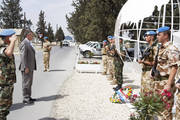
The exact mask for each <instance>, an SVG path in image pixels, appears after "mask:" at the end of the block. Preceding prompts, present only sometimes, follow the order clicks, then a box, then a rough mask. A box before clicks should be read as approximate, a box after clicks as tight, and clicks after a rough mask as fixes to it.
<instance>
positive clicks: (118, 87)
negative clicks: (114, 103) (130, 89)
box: [113, 85, 122, 91]
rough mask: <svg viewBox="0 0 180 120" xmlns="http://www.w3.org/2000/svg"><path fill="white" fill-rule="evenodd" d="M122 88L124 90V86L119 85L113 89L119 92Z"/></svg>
mask: <svg viewBox="0 0 180 120" xmlns="http://www.w3.org/2000/svg"><path fill="white" fill-rule="evenodd" d="M121 88H122V85H117V86H116V87H113V89H114V91H118V90H119V89H121Z"/></svg>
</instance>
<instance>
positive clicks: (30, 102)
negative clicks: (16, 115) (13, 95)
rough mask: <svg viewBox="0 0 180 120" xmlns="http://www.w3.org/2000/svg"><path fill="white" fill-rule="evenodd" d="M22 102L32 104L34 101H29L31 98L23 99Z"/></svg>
mask: <svg viewBox="0 0 180 120" xmlns="http://www.w3.org/2000/svg"><path fill="white" fill-rule="evenodd" d="M23 103H24V104H26V105H27V104H34V101H31V100H23Z"/></svg>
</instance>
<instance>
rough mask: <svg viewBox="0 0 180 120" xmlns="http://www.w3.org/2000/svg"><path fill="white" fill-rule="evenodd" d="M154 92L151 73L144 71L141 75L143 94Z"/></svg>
mask: <svg viewBox="0 0 180 120" xmlns="http://www.w3.org/2000/svg"><path fill="white" fill-rule="evenodd" d="M153 90H154V80H153V79H152V78H151V77H150V71H142V74H141V93H145V92H150V91H153Z"/></svg>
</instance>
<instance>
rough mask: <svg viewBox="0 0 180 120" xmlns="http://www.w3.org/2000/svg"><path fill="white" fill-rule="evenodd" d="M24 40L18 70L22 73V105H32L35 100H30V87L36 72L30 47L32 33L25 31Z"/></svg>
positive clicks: (32, 49)
mask: <svg viewBox="0 0 180 120" xmlns="http://www.w3.org/2000/svg"><path fill="white" fill-rule="evenodd" d="M24 35H25V39H24V40H23V41H22V42H21V44H20V46H19V48H20V56H21V62H20V66H19V70H20V71H21V73H22V90H23V103H24V104H32V103H34V101H35V100H36V99H33V98H31V86H32V82H33V71H34V70H36V58H35V49H34V48H33V46H32V43H31V41H32V40H33V37H34V34H33V32H32V31H25V34H24Z"/></svg>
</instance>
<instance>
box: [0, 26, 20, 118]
mask: <svg viewBox="0 0 180 120" xmlns="http://www.w3.org/2000/svg"><path fill="white" fill-rule="evenodd" d="M14 34H15V31H14V30H11V29H9V30H7V29H6V30H3V31H2V32H1V33H0V37H2V39H3V40H4V43H3V44H1V45H0V66H1V67H0V73H1V75H0V120H6V116H7V115H8V114H9V109H10V107H11V105H12V97H13V90H14V83H15V82H16V67H15V61H14V55H13V51H14V46H15V41H16V40H17V37H16V35H14Z"/></svg>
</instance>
